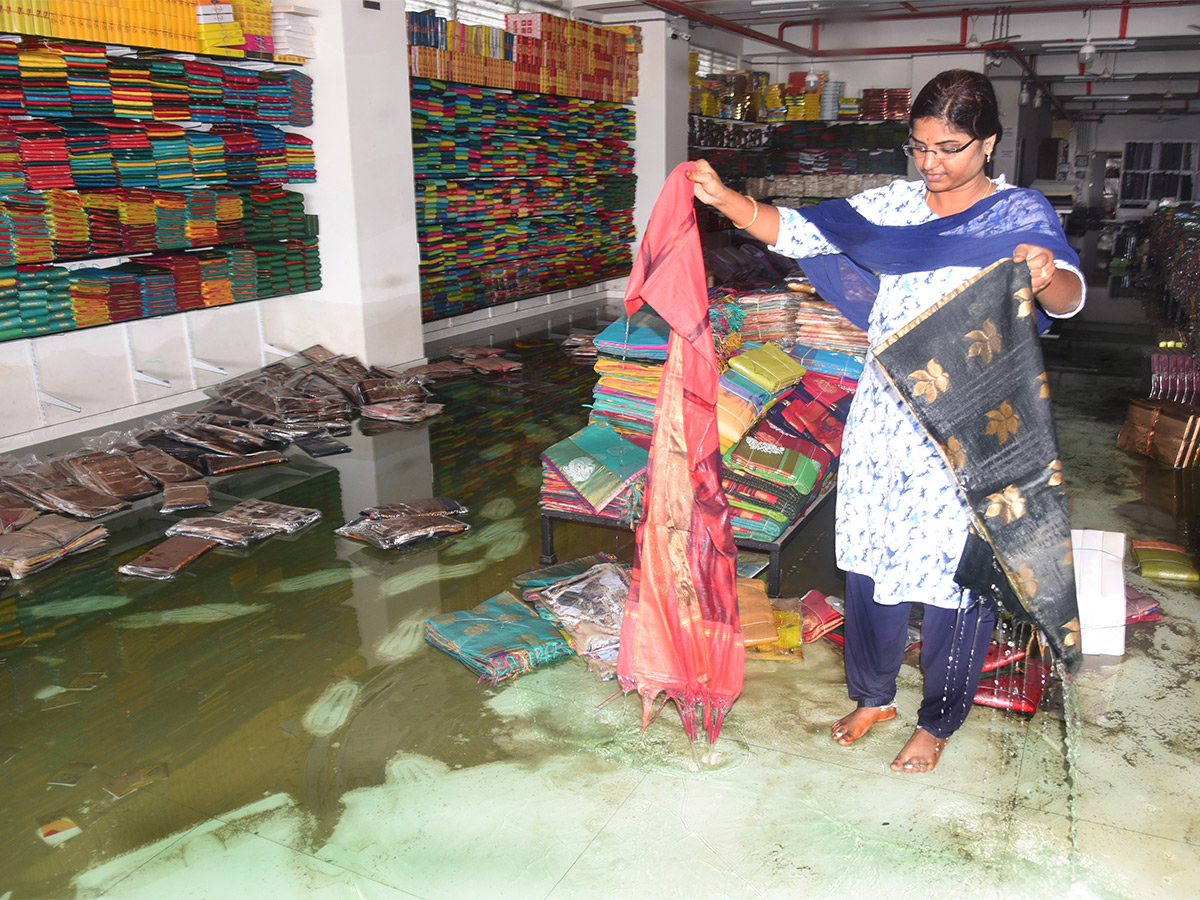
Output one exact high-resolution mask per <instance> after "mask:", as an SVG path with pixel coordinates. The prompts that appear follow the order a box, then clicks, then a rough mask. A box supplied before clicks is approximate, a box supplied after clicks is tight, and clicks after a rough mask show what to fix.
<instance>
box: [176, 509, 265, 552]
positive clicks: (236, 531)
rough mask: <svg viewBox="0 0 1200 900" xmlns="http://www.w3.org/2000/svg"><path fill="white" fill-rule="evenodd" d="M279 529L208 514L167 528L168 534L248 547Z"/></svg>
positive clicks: (228, 545)
mask: <svg viewBox="0 0 1200 900" xmlns="http://www.w3.org/2000/svg"><path fill="white" fill-rule="evenodd" d="M278 533H279V531H278V529H275V528H269V527H267V526H265V525H251V524H249V523H247V522H234V521H232V520H230V519H222V518H220V517H214V516H206V517H203V518H198V519H183V520H181V521H179V522H176V523H175V524H174V525H172V526H171V527H170V528H168V529H167V536H168V537H174V536H175V535H184V536H186V537H198V538H205V539H207V540H210V541H216V542H217V543H218V544H222V545H223V546H226V547H248V546H250V545H251V544H254V543H257V542H258V541H263V540H266V539H267V538H269V537H270V536H271V535H273V534H278Z"/></svg>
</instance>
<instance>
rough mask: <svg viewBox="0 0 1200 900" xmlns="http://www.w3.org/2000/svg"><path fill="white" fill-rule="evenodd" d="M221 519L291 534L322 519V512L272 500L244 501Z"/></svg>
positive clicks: (230, 509)
mask: <svg viewBox="0 0 1200 900" xmlns="http://www.w3.org/2000/svg"><path fill="white" fill-rule="evenodd" d="M220 518H222V519H228V520H230V521H233V522H245V523H247V524H250V525H264V526H268V527H270V528H274V529H275V530H276V531H283V532H286V533H288V534H291V533H292V532H295V531H299V530H300V529H301V528H307V527H308V526H309V525H311V524H312V523H313V522H316V521H317V520H318V519H320V518H321V511H320V510H317V509H308V508H307V507H303V506H287V505H285V504H283V503H272V502H271V501H270V500H243V501H242V502H241V503H238V504H237V505H236V506H231V507H230V508H229V509H227V510H225V512H223V513H221V515H220Z"/></svg>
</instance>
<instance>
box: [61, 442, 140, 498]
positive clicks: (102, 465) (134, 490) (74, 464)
mask: <svg viewBox="0 0 1200 900" xmlns="http://www.w3.org/2000/svg"><path fill="white" fill-rule="evenodd" d="M63 463H64V465H66V467H67V469H68V470H69V471H70V472H71V475H72V476H73V477H74V478H75V480H76V481H78V482H79V483H80V484H82V485H85V486H87V487H91V488H95V489H96V490H98V491H101V492H102V493H105V494H111V495H112V496H114V497H116V498H118V499H120V500H138V499H141V498H142V497H149V496H150V495H151V494H157V493H158V486H157V485H156V484H155V483H154V482H153V481H151V480H150V479H149V478H147V477H146V476H145V475H144V474H142V472H141V471H140V470H139V469H138V468H137V466H135V465H134V464H133V462H132V461H131V460H130V459H129V457H127V456H125V454H123V453H84V454H81V455H79V456H70V457H67V458H66V459H64V460H63Z"/></svg>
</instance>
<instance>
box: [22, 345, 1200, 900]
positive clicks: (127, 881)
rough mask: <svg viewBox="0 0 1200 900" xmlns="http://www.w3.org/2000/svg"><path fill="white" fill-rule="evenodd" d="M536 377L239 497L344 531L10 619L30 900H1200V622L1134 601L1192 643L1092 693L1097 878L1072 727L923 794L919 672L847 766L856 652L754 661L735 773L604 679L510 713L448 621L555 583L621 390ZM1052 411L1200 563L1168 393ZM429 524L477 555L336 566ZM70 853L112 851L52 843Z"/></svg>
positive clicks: (566, 368)
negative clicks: (58, 837) (1160, 441)
mask: <svg viewBox="0 0 1200 900" xmlns="http://www.w3.org/2000/svg"><path fill="white" fill-rule="evenodd" d="M517 352H518V354H519V355H520V356H522V357H523V358H524V361H525V370H524V371H523V372H522V373H521V376H520V379H517V380H514V381H513V382H512V383H510V384H508V385H507V386H501V385H500V384H498V383H496V382H487V381H484V380H482V379H466V380H462V381H458V382H450V383H443V384H441V385H439V386H438V387H437V394H438V398H437V399H438V401H439V402H444V403H445V404H446V411H445V413H444V414H443V415H442V416H441V417H438V418H436V419H434V420H431V422H430V423H429V424H428V426H427V427H419V428H372V427H370V426H361V425H356V426H355V433H354V434H353V435H352V436H350V437H348V438H346V439H345V440H347V442H348V443H350V444H351V445H352V447H353V451H352V452H351V453H349V454H345V455H342V456H338V457H332V458H328V459H326V460H322V461H315V460H311V459H309V458H308V457H306V456H304V455H303V454H300V453H299V452H298V451H296V450H294V449H293V450H289V455H290V457H291V463H290V464H289V465H287V466H285V467H277V468H274V469H266V470H260V471H257V472H246V473H242V474H239V475H232V476H228V477H225V478H220V479H214V480H213V481H212V487H213V493H214V496H215V497H216V498H217V503H216V505H217V508H218V509H220V508H224V507H225V506H228V505H232V503H233V502H235V501H236V500H238V499H241V498H245V497H260V498H265V499H270V500H275V501H278V502H282V503H289V504H294V505H299V506H311V507H316V508H318V509H320V510H321V512H322V516H323V518H322V520H321V521H320V522H319V523H317V524H316V525H314V526H312V527H310V528H308V529H306V530H304V531H301V532H299V533H297V534H294V535H290V536H281V537H275V538H272V539H270V540H268V541H266V542H265V543H262V544H259V545H257V546H255V547H253V548H251V549H248V550H244V551H232V550H220V551H215V552H212V553H210V554H208V555H207V556H204V557H202V558H201V559H200V560H199V561H197V562H196V563H194V564H193V565H192V566H191V567H189V568H188V569H187V570H185V572H184V573H183V574H181V575H180V576H179V577H178V578H176V579H174V580H173V581H168V582H150V581H145V580H139V579H131V578H127V577H125V576H122V575H119V574H117V572H116V568H117V566H118V565H120V564H123V563H124V562H126V561H128V560H129V559H131V558H133V557H134V556H136V555H138V554H140V553H141V552H143V551H144V549H145V548H146V547H147V546H149V545H151V544H153V543H154V542H156V541H157V540H158V539H159V538H160V536H161V534H162V532H163V530H164V529H165V528H166V526H167V525H168V524H170V522H171V521H172V520H173V518H172V517H167V516H163V515H161V514H160V513H159V512H158V511H157V507H158V504H157V500H156V499H155V498H151V499H150V500H145V501H140V502H139V503H138V504H136V505H135V507H134V508H133V509H132V510H129V511H127V512H124V513H121V514H118V515H115V516H112V517H110V518H109V519H107V520H105V524H106V525H108V526H109V527H110V530H111V532H112V533H111V536H110V538H109V541H108V543H107V544H106V545H105V547H104V548H102V549H100V550H98V551H94V552H92V553H89V554H85V555H83V556H81V557H79V558H77V559H75V560H72V561H67V562H65V563H62V564H60V565H59V566H58V567H55V568H52V569H50V570H48V571H46V572H44V573H41V574H39V575H36V576H33V577H30V578H28V579H23V580H20V581H14V582H12V583H10V584H9V585H8V586H7V588H6V589H5V591H4V593H3V595H2V596H0V697H2V698H3V699H2V705H0V760H5V761H4V762H3V764H2V765H0V776H3V778H4V784H5V790H4V792H3V793H2V794H0V898H5V900H7V898H9V897H11V900H20V898H57V897H92V898H99V897H104V898H155V900H161V898H168V897H169V898H172V900H174V898H193V897H194V898H210V900H211V898H226V897H230V898H232V897H246V896H270V897H273V898H279V900H289V898H309V897H317V898H343V897H345V898H351V897H370V898H400V897H407V898H412V897H418V898H427V900H433V898H445V900H473V898H484V897H487V898H506V897H513V898H518V897H519V898H523V900H524V898H531V897H537V898H551V900H562V898H572V897H580V898H601V897H603V898H614V897H616V898H625V897H629V898H634V897H637V898H644V897H654V898H662V897H680V898H693V900H703V898H710V897H731V898H741V897H746V898H760V897H781V898H782V897H822V898H824V897H832V896H842V897H862V896H868V895H869V896H875V897H881V898H904V897H922V898H924V897H928V896H938V895H942V896H960V895H961V894H962V893H963V886H964V885H970V890H971V892H972V894H973V895H978V896H979V897H981V898H983V897H986V898H1001V897H1003V898H1006V900H1011V898H1019V897H1039V898H1044V897H1047V896H1049V897H1068V898H1091V897H1097V898H1124V897H1138V898H1144V897H1155V898H1157V897H1163V898H1173V897H1190V896H1193V895H1194V884H1195V880H1196V878H1197V876H1200V829H1198V828H1197V826H1196V824H1195V821H1196V820H1195V816H1194V813H1193V810H1192V808H1191V803H1190V802H1189V801H1188V799H1187V797H1186V794H1187V792H1188V791H1187V786H1188V785H1192V784H1195V783H1197V781H1198V780H1200V752H1198V751H1197V748H1196V745H1195V741H1194V735H1195V734H1196V732H1197V721H1196V719H1197V712H1196V711H1197V709H1200V705H1198V703H1197V701H1198V700H1200V698H1198V697H1197V696H1196V687H1195V686H1196V684H1197V676H1198V675H1200V672H1198V671H1197V669H1198V667H1200V666H1198V662H1197V653H1196V642H1195V637H1196V632H1197V628H1198V627H1200V612H1198V609H1197V604H1196V593H1195V590H1194V589H1192V588H1185V589H1180V588H1164V587H1163V586H1162V585H1160V584H1157V583H1153V582H1148V581H1144V580H1141V579H1139V578H1138V576H1136V575H1134V574H1132V573H1130V575H1129V578H1130V583H1133V584H1135V585H1136V586H1138V587H1140V588H1142V589H1143V590H1146V591H1147V592H1149V593H1152V594H1153V595H1154V596H1157V597H1160V598H1161V600H1162V605H1163V609H1164V612H1165V613H1166V616H1167V618H1166V619H1165V620H1164V621H1163V622H1162V623H1160V624H1159V625H1157V626H1139V627H1138V628H1137V629H1131V632H1130V635H1129V641H1128V644H1129V650H1128V651H1127V653H1126V655H1125V656H1124V657H1120V658H1116V657H1113V658H1107V657H1104V658H1100V657H1097V658H1090V659H1089V663H1088V665H1087V666H1085V670H1084V672H1083V673H1082V674H1081V676H1080V679H1079V695H1080V708H1081V713H1082V716H1083V720H1084V722H1083V741H1082V744H1081V746H1080V748H1079V754H1078V765H1079V771H1080V794H1079V797H1078V802H1077V809H1076V812H1077V814H1078V819H1079V838H1078V844H1079V854H1078V855H1077V856H1076V857H1073V856H1072V848H1071V841H1070V829H1071V820H1070V816H1069V808H1068V804H1069V796H1068V791H1067V789H1066V780H1067V776H1066V759H1065V755H1064V747H1063V739H1064V738H1063V736H1064V729H1063V723H1062V720H1061V714H1059V713H1057V712H1056V711H1055V709H1054V708H1053V706H1052V704H1051V703H1050V702H1047V703H1046V704H1045V707H1044V708H1043V709H1042V710H1040V711H1039V712H1038V713H1037V714H1036V715H1035V716H1034V717H1033V718H1032V719H1029V720H1026V719H1022V718H1017V717H1012V716H1006V715H1005V714H1004V713H1001V712H997V711H994V710H990V709H985V708H982V707H980V708H976V709H975V711H974V712H973V713H972V715H971V717H970V718H969V719H968V722H967V724H966V726H965V727H964V728H963V730H962V731H961V732H960V733H959V734H958V735H956V736H955V738H954V740H953V741H951V743H950V745H949V746H948V748H947V751H946V753H945V754H944V756H943V759H942V761H941V763H940V764H939V766H938V768H937V770H936V771H935V772H933V773H931V774H929V775H926V776H911V775H909V776H905V775H898V774H895V773H892V772H891V770H890V769H889V768H888V763H889V762H890V761H891V759H892V757H893V756H894V755H895V753H896V751H897V750H898V749H899V746H900V745H901V744H902V743H903V741H904V739H905V738H906V737H907V734H908V732H909V730H910V729H911V728H912V726H913V723H914V721H915V716H916V708H917V705H918V703H919V698H920V673H919V672H918V671H917V669H916V668H915V666H913V665H906V666H905V667H904V670H903V672H902V675H901V685H900V696H899V698H898V701H899V706H900V715H899V716H898V717H897V719H896V720H894V721H892V722H889V723H885V724H881V725H880V726H878V731H877V733H872V734H871V735H870V736H869V737H868V738H866V739H864V740H862V741H860V742H858V743H856V744H855V745H854V746H852V747H849V748H842V747H839V746H837V745H835V744H834V743H833V742H832V741H831V740H830V739H829V736H828V728H829V724H830V723H831V722H832V721H833V720H834V719H836V718H837V717H838V716H840V715H842V714H843V713H844V712H845V711H846V710H847V708H848V701H847V700H846V695H845V679H844V675H843V672H842V666H841V656H840V652H839V651H838V650H837V648H836V647H834V646H833V645H832V644H830V643H828V642H827V641H820V642H818V643H816V644H811V645H806V647H805V655H804V659H803V660H802V661H798V662H767V661H750V662H749V663H748V665H747V672H746V685H745V691H744V693H743V695H742V697H741V698H740V699H739V701H738V702H737V704H736V705H735V706H734V708H733V710H732V711H731V713H730V714H729V716H728V718H727V720H726V725H725V727H724V729H723V731H722V734H721V738H720V740H719V741H718V742H717V744H716V745H715V746H712V747H710V746H708V745H705V744H696V745H691V744H689V743H688V742H687V740H686V738H685V737H684V736H683V732H682V728H681V727H680V724H679V719H678V716H677V715H676V714H675V713H674V711H673V710H672V709H670V708H668V709H666V710H664V711H663V712H662V714H661V715H660V716H659V717H658V719H657V720H656V721H655V722H654V723H653V724H652V725H651V726H650V728H649V729H648V730H647V731H646V732H645V733H643V732H642V731H641V728H640V724H641V707H640V702H639V701H638V700H637V698H634V697H625V696H623V695H619V694H617V695H616V696H614V694H616V692H617V688H616V685H615V683H613V682H600V681H598V680H597V679H596V678H595V677H594V676H593V675H592V674H591V673H590V672H589V671H588V669H587V668H586V666H584V665H583V664H582V663H581V662H580V661H579V660H577V659H571V660H567V661H565V662H562V663H560V664H557V665H555V666H552V667H549V668H546V669H544V670H540V671H537V672H534V673H531V674H528V675H524V676H521V677H520V678H518V679H516V680H515V681H513V682H511V683H509V684H508V685H506V686H502V687H499V688H495V689H492V688H488V687H486V686H482V685H477V684H476V681H475V677H474V675H473V674H472V673H471V672H470V671H469V670H467V669H466V668H465V667H463V666H462V665H461V664H459V663H458V662H456V661H455V660H453V659H451V658H450V657H448V656H446V655H444V654H442V653H440V652H439V651H437V650H435V649H433V648H432V647H430V646H429V645H428V644H426V643H425V642H424V640H423V631H422V629H423V622H424V620H425V618H426V617H428V616H430V615H434V614H437V613H441V612H446V611H450V610H458V609H465V608H468V607H471V606H474V605H475V604H476V603H478V602H480V601H482V600H484V599H486V598H488V597H490V596H492V595H494V594H497V593H499V592H501V591H503V590H507V589H510V588H511V581H512V578H513V577H514V576H515V575H517V574H519V573H521V572H524V571H526V570H529V569H532V568H535V567H536V566H537V565H538V564H539V556H540V555H541V539H540V532H539V516H538V509H537V494H538V488H539V484H540V465H539V463H538V453H539V452H540V451H541V450H542V449H543V448H544V447H546V446H547V445H549V444H551V443H553V442H554V441H556V440H557V439H559V438H560V437H563V436H565V435H567V434H569V433H571V432H572V431H574V430H576V429H577V428H578V427H580V425H582V424H583V422H584V420H585V417H586V409H585V408H584V407H583V405H582V404H584V403H585V402H586V401H587V399H588V397H589V391H590V387H591V383H592V378H593V376H592V373H591V371H590V369H589V368H587V367H583V368H581V367H579V366H576V365H574V364H572V363H571V362H570V361H569V360H567V358H566V357H565V356H564V355H563V354H562V353H561V351H559V350H558V348H557V347H556V346H554V345H553V344H550V343H547V342H538V341H528V342H525V343H524V344H522V345H519V346H518V348H517ZM1052 386H1053V387H1054V391H1055V400H1056V404H1057V409H1058V415H1059V424H1060V436H1061V440H1062V444H1063V458H1064V467H1065V472H1066V477H1067V481H1068V485H1069V487H1070V489H1071V493H1072V502H1073V518H1074V524H1075V526H1076V527H1084V528H1102V529H1107V530H1114V531H1122V532H1125V533H1127V534H1131V535H1134V536H1144V537H1158V538H1168V539H1185V538H1184V537H1181V529H1182V532H1187V533H1190V532H1188V527H1189V526H1188V525H1187V524H1186V523H1187V516H1186V515H1184V516H1182V517H1180V516H1178V515H1176V514H1175V513H1176V512H1179V510H1178V509H1175V508H1174V507H1173V506H1172V504H1176V503H1181V502H1183V501H1181V500H1177V499H1166V498H1176V497H1177V496H1178V495H1179V491H1183V490H1186V489H1185V488H1181V487H1179V486H1177V485H1175V484H1174V482H1172V481H1171V478H1170V476H1171V473H1169V472H1168V473H1167V476H1166V477H1164V476H1163V475H1162V473H1161V472H1160V471H1156V470H1153V469H1152V468H1151V464H1148V463H1146V462H1145V461H1143V460H1140V459H1137V458H1134V457H1131V456H1128V455H1126V454H1124V453H1121V452H1120V451H1117V450H1116V449H1115V446H1114V445H1115V436H1116V430H1117V428H1118V427H1119V425H1120V420H1121V418H1122V416H1123V412H1124V405H1125V402H1126V401H1127V400H1128V398H1129V397H1130V396H1134V395H1136V394H1137V392H1138V391H1139V390H1140V385H1139V384H1138V378H1137V375H1136V373H1125V374H1124V375H1122V374H1120V373H1117V374H1108V375H1099V376H1098V375H1095V374H1094V373H1078V372H1074V371H1070V370H1066V371H1062V372H1059V373H1057V375H1056V376H1055V380H1054V383H1053V385H1052ZM428 496H446V497H452V498H454V499H457V500H459V501H460V502H462V503H464V504H466V505H467V506H468V507H469V508H470V512H469V514H468V515H467V517H466V518H467V519H468V520H469V522H470V524H471V529H472V530H471V531H469V532H467V533H466V534H464V535H460V536H455V537H449V538H445V539H440V540H437V541H434V542H429V543H426V544H422V545H419V546H417V547H415V548H413V549H411V550H408V551H403V552H393V553H388V552H383V551H378V550H375V549H373V548H370V547H367V546H366V545H363V544H358V543H355V542H353V541H350V540H347V539H345V538H341V537H338V536H336V535H333V534H332V533H331V532H332V530H333V529H334V528H335V527H337V526H338V525H340V524H342V522H343V521H345V520H346V519H347V518H348V517H352V516H353V515H355V514H356V513H357V511H358V510H360V509H362V508H364V507H366V506H370V505H373V504H375V503H382V502H394V501H399V500H405V499H411V498H417V497H428ZM1166 507H1170V508H1166ZM832 517H833V504H826V506H825V507H824V508H823V509H822V510H820V511H819V512H818V513H817V514H816V515H815V516H814V517H813V519H812V521H811V522H810V523H809V525H808V526H807V527H806V529H805V531H804V533H803V534H802V535H801V537H800V538H798V539H797V540H796V541H795V542H794V543H793V544H792V545H791V547H790V548H789V549H788V551H787V553H786V554H785V557H784V570H783V594H784V595H785V596H796V595H799V594H801V593H803V592H804V591H806V590H808V589H809V588H818V589H821V590H824V591H826V592H828V593H839V592H840V584H841V581H840V578H839V576H838V574H837V572H836V570H835V568H834V566H833V564H832ZM1181 522H1182V523H1183V525H1182V526H1181V524H1180V523H1181ZM556 550H557V553H558V556H559V558H560V559H569V558H572V557H576V556H582V555H585V554H589V553H595V552H598V551H607V552H610V553H613V554H615V555H617V556H618V557H620V558H622V559H624V560H630V559H631V558H632V535H631V534H630V533H629V532H627V531H622V530H619V529H607V528H599V527H588V526H580V525H574V524H571V525H568V524H563V523H559V524H558V526H557V529H556ZM89 673H101V675H102V677H98V676H94V675H90V674H89ZM127 774H128V776H129V777H128V778H126V779H125V780H124V785H123V786H122V784H121V777H122V776H125V775H127ZM72 781H74V785H73V786H67V785H66V784H64V783H54V782H67V783H69V782H72ZM131 786H132V787H134V788H135V789H133V790H130V791H129V792H127V793H123V795H122V796H119V797H118V796H116V795H115V794H119V793H122V792H123V791H125V790H126V789H128V788H129V787H131ZM106 787H107V788H108V789H107V790H106ZM54 819H59V820H63V819H69V820H71V821H72V822H74V823H75V824H76V825H77V826H78V829H79V831H78V833H77V834H75V835H74V836H72V837H70V838H69V839H66V840H64V841H63V842H62V843H61V844H59V845H57V846H51V845H49V844H47V843H45V842H43V840H42V839H41V838H40V837H39V836H38V827H39V825H40V824H42V823H45V822H48V821H51V820H54Z"/></svg>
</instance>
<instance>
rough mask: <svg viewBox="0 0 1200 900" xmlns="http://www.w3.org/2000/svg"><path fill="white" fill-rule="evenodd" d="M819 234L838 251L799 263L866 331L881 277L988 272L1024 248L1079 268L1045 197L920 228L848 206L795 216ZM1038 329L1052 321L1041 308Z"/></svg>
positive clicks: (1011, 194)
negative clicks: (947, 270)
mask: <svg viewBox="0 0 1200 900" xmlns="http://www.w3.org/2000/svg"><path fill="white" fill-rule="evenodd" d="M796 212H797V213H799V214H800V215H801V216H802V217H803V218H804V219H806V220H807V221H809V222H810V223H812V224H813V225H815V226H816V227H817V228H818V229H820V231H821V234H822V235H824V237H825V239H826V240H827V241H829V242H830V243H831V244H833V245H834V246H835V247H836V248H837V249H838V252H837V253H831V254H826V255H822V256H812V257H808V258H806V259H801V260H798V262H799V264H800V267H801V268H802V269H804V274H805V275H807V276H808V278H809V280H810V281H811V282H812V284H813V287H815V288H816V289H817V293H819V294H820V295H821V296H822V297H823V298H824V299H826V300H828V301H830V302H831V303H833V305H834V306H836V307H837V308H838V310H839V311H840V312H841V313H842V315H844V316H845V317H846V318H847V319H849V320H850V321H851V322H852V323H854V324H855V325H857V326H858V327H859V328H862V329H863V330H866V328H867V323H868V321H869V318H870V314H871V305H872V304H873V303H874V302H875V297H876V295H877V294H878V293H879V276H880V275H904V274H907V273H909V272H928V271H932V270H934V269H940V268H944V267H947V266H973V267H977V268H981V269H982V268H986V267H987V266H990V265H991V264H992V263H994V262H996V261H997V260H1000V259H1004V258H1005V257H1008V256H1012V253H1013V250H1014V249H1015V248H1016V246H1017V245H1018V244H1035V245H1037V246H1039V247H1045V248H1046V249H1047V250H1050V251H1051V252H1052V253H1053V254H1054V256H1055V258H1056V259H1062V260H1065V261H1067V262H1069V263H1071V265H1074V266H1076V267H1078V266H1079V255H1078V254H1077V253H1076V252H1075V250H1074V249H1073V248H1072V247H1071V245H1070V244H1068V243H1067V238H1066V235H1065V234H1064V233H1063V230H1062V226H1061V225H1059V222H1058V214H1057V213H1056V212H1055V211H1054V208H1053V207H1052V206H1051V205H1050V202H1049V201H1048V200H1047V199H1046V198H1045V196H1043V195H1042V194H1041V193H1040V192H1039V191H1035V190H1031V189H1029V188H1009V189H1006V190H1003V191H997V192H996V193H994V194H992V195H991V196H989V197H985V198H983V199H982V200H980V201H979V202H978V203H976V204H975V205H974V206H972V207H971V208H970V209H967V210H964V211H963V212H961V213H956V214H955V215H952V216H945V217H942V218H939V219H933V220H931V221H928V222H922V223H920V224H918V225H876V224H874V223H873V222H869V221H868V220H867V219H866V218H864V217H863V216H862V214H861V213H859V212H858V211H857V210H855V209H854V207H853V206H851V205H850V202H849V201H848V200H826V201H824V202H822V203H818V204H816V205H815V206H807V207H804V208H803V209H798V210H796ZM1038 316H1039V318H1038V323H1039V330H1041V329H1042V328H1044V327H1045V326H1047V325H1048V324H1049V319H1048V318H1044V316H1045V314H1044V313H1042V312H1041V310H1040V309H1039V310H1038Z"/></svg>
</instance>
